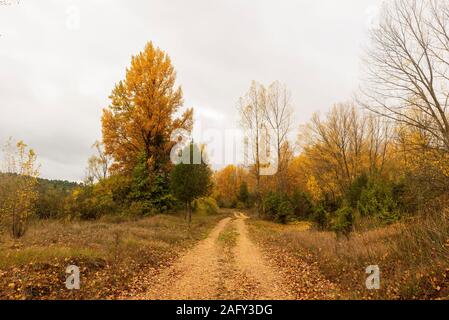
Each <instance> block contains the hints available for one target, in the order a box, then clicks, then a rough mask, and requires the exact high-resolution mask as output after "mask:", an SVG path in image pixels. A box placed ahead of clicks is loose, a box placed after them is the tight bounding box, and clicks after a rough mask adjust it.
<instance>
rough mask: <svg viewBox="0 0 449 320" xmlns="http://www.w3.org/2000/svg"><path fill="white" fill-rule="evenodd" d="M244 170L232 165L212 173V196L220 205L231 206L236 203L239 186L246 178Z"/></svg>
mask: <svg viewBox="0 0 449 320" xmlns="http://www.w3.org/2000/svg"><path fill="white" fill-rule="evenodd" d="M246 175H247V174H246V171H245V170H244V169H243V168H242V167H237V166H234V165H229V166H226V167H225V168H223V169H221V170H219V171H217V172H215V173H214V176H213V179H214V197H215V199H216V200H217V201H218V202H219V204H220V205H222V206H225V207H233V206H235V205H236V204H237V198H238V193H239V188H240V185H241V184H242V182H243V181H244V180H245V179H246Z"/></svg>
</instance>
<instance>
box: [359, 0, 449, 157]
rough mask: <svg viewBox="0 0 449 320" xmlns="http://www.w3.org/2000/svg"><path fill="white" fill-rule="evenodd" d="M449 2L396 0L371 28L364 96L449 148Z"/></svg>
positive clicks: (364, 101)
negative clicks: (375, 25)
mask: <svg viewBox="0 0 449 320" xmlns="http://www.w3.org/2000/svg"><path fill="white" fill-rule="evenodd" d="M448 35H449V1H448V0H432V1H418V0H395V1H394V2H392V3H390V4H388V5H386V6H385V7H384V8H383V12H382V17H381V22H380V25H379V26H378V27H377V28H375V29H373V30H372V31H371V40H372V46H371V47H370V49H369V50H368V52H367V56H366V68H367V72H366V74H367V76H366V79H365V80H366V81H365V85H364V86H363V88H362V89H361V91H362V95H361V97H360V98H359V101H360V103H362V104H363V105H364V106H365V107H366V108H368V109H369V110H371V111H373V112H375V113H377V114H379V115H382V116H384V117H387V118H389V119H392V120H394V121H396V122H399V123H402V124H405V125H407V126H411V127H415V128H418V129H420V130H424V131H426V132H427V133H428V134H429V135H430V136H431V137H432V140H431V141H432V143H431V146H432V148H436V149H443V150H445V151H449V119H448V107H449V36H448Z"/></svg>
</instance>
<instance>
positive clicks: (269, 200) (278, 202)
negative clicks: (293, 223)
mask: <svg viewBox="0 0 449 320" xmlns="http://www.w3.org/2000/svg"><path fill="white" fill-rule="evenodd" d="M264 212H265V216H266V217H267V218H268V219H270V220H273V221H276V222H279V223H283V224H285V223H287V222H288V221H289V220H290V219H291V218H292V215H293V212H294V210H293V206H292V204H291V202H290V200H289V199H288V198H287V197H286V196H285V195H281V194H279V193H270V194H269V195H268V196H267V197H266V198H265V200H264Z"/></svg>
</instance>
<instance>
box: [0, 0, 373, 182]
mask: <svg viewBox="0 0 449 320" xmlns="http://www.w3.org/2000/svg"><path fill="white" fill-rule="evenodd" d="M380 5H381V0H338V1H336V0H292V1H286V0H284V1H274V0H270V1H261V0H258V1H246V0H239V1H236V0H191V1H185V0H157V1H156V0H152V1H148V0H146V1H144V0H131V1H130V0H126V1H125V0H94V1H92V0H90V1H87V0H83V1H81V0H79V1H76V0H70V1H69V0H39V1H31V0H19V1H18V0H0V141H2V144H3V141H5V140H6V139H7V138H8V137H10V136H12V137H14V138H16V139H23V140H25V142H27V143H28V144H29V145H30V146H32V147H33V148H34V149H35V150H36V151H37V153H38V155H39V162H40V163H41V165H42V166H41V174H42V176H43V177H46V178H58V179H68V180H76V181H78V180H82V179H83V177H84V168H85V166H86V160H87V158H88V156H89V155H90V154H92V152H93V150H92V149H91V148H90V146H91V145H92V143H93V142H94V141H95V140H97V139H100V138H101V123H100V117H101V110H102V108H104V107H106V106H107V105H108V103H109V102H108V96H109V94H110V92H111V90H112V88H113V86H114V83H116V82H117V81H119V80H121V79H122V78H123V77H124V73H125V69H126V67H127V66H128V65H129V62H130V57H131V55H133V54H136V53H138V52H139V51H141V50H142V49H143V48H144V46H145V43H146V42H147V41H150V40H151V41H153V42H154V44H155V45H157V46H159V47H160V48H161V49H163V50H165V51H167V52H168V53H169V55H170V56H171V58H172V61H173V64H174V66H175V68H176V70H177V74H178V83H179V84H180V85H181V86H182V88H183V91H184V98H185V106H188V107H191V106H193V107H195V112H196V119H197V127H201V128H202V130H207V129H208V128H215V129H218V130H221V131H223V132H224V130H226V129H232V128H235V127H237V126H238V115H237V112H236V103H237V101H238V98H239V97H240V96H242V95H243V94H244V93H245V92H246V91H247V89H248V87H249V85H250V83H251V81H252V80H257V81H259V82H261V83H264V84H269V83H270V82H272V81H274V80H279V81H281V82H283V83H285V84H286V85H287V86H288V87H289V89H290V90H291V92H292V99H293V103H294V107H295V129H296V128H297V127H298V126H299V125H300V124H301V123H304V122H305V121H307V120H308V119H309V117H310V116H311V114H312V113H313V112H314V111H321V112H322V113H324V112H326V110H328V109H329V107H330V106H332V104H334V103H336V102H341V101H347V100H349V99H351V97H352V95H353V93H354V91H355V90H356V89H357V87H358V83H359V79H360V77H361V74H360V69H361V68H360V66H361V63H360V55H361V52H362V50H363V47H364V46H366V44H367V31H368V28H369V27H370V25H371V24H372V23H374V22H375V20H376V14H377V12H378V8H379V6H380ZM198 134H199V135H200V133H197V135H198Z"/></svg>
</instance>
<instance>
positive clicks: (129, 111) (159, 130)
mask: <svg viewBox="0 0 449 320" xmlns="http://www.w3.org/2000/svg"><path fill="white" fill-rule="evenodd" d="M175 81H176V73H175V70H174V68H173V66H172V63H171V60H170V58H169V56H168V55H167V54H166V53H164V52H163V51H162V50H160V49H159V48H156V47H154V46H153V44H152V43H151V42H150V43H148V44H147V45H146V47H145V50H144V51H143V52H141V53H139V54H138V55H136V56H133V57H132V60H131V66H130V67H129V68H128V69H127V70H126V77H125V79H124V80H123V81H120V82H119V83H118V84H117V85H116V86H115V88H114V90H113V91H112V94H111V96H110V99H111V104H110V106H109V107H108V108H106V109H104V110H103V117H102V127H103V129H102V130H103V143H104V146H105V152H106V154H107V155H111V156H112V157H113V158H114V160H115V161H114V163H113V165H112V167H111V169H112V170H115V171H120V172H122V173H126V174H130V173H131V172H132V171H133V169H134V167H135V165H136V164H137V163H138V161H139V160H140V159H141V157H142V154H143V156H144V158H145V162H146V164H147V166H148V169H149V172H150V173H152V174H153V173H163V174H167V172H168V170H169V167H170V165H171V164H170V149H171V147H172V146H173V142H172V141H170V136H171V134H172V133H173V132H174V131H175V130H176V129H184V130H187V131H190V130H191V129H192V124H193V120H192V114H193V110H192V109H188V110H187V111H186V112H184V114H183V115H182V116H180V117H179V118H176V117H175V115H176V114H178V112H179V109H180V108H181V107H182V105H183V99H182V90H181V88H180V87H176V84H175Z"/></svg>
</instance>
